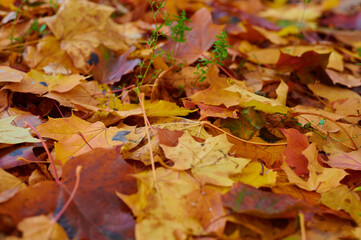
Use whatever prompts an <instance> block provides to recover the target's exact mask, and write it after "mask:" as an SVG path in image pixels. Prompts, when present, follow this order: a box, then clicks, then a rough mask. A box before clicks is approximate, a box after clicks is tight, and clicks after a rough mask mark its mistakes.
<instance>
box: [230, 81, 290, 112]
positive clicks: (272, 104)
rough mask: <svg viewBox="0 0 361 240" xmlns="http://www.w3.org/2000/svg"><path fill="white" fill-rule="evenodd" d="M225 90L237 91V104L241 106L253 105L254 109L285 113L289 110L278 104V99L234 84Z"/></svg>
mask: <svg viewBox="0 0 361 240" xmlns="http://www.w3.org/2000/svg"><path fill="white" fill-rule="evenodd" d="M225 90H226V91H229V92H233V93H239V94H240V96H239V99H240V104H239V105H241V106H242V107H254V108H255V109H256V110H259V111H262V112H265V113H284V114H285V113H287V112H288V111H290V108H288V107H286V106H284V105H282V104H280V103H279V102H278V101H276V100H274V99H270V98H266V97H263V96H260V95H257V94H255V93H252V92H250V91H248V90H246V89H244V88H242V87H240V86H239V85H236V84H234V85H232V86H230V87H228V88H226V89H225Z"/></svg>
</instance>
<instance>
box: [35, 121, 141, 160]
mask: <svg viewBox="0 0 361 240" xmlns="http://www.w3.org/2000/svg"><path fill="white" fill-rule="evenodd" d="M37 130H38V131H39V133H40V134H41V135H42V136H43V137H48V138H52V139H55V140H57V141H58V143H55V157H56V159H57V160H59V161H61V162H62V163H65V162H66V161H67V160H68V159H69V158H70V157H75V156H78V155H80V154H82V153H85V152H88V151H90V150H92V149H94V148H97V147H109V148H111V147H113V146H117V145H122V144H126V143H129V144H130V145H134V144H135V142H137V140H136V139H133V137H132V136H133V135H135V136H139V135H137V134H135V133H132V132H131V131H129V130H126V129H122V128H117V127H110V128H106V127H105V126H104V124H103V123H102V122H96V123H89V122H87V121H85V120H82V119H81V118H78V117H76V116H75V115H72V116H71V117H69V118H59V119H52V118H51V119H49V121H48V122H46V123H44V124H42V125H40V126H39V127H37ZM141 135H142V134H141ZM129 137H130V138H132V142H129V141H128V138H129ZM135 138H137V137H135ZM141 138H142V137H140V136H139V139H138V140H139V141H140V139H141ZM138 143H139V142H138Z"/></svg>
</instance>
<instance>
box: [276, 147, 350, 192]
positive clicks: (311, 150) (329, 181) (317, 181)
mask: <svg viewBox="0 0 361 240" xmlns="http://www.w3.org/2000/svg"><path fill="white" fill-rule="evenodd" d="M302 154H303V155H304V156H305V157H306V158H307V160H308V170H309V178H308V180H307V181H305V180H303V179H302V178H300V177H299V176H297V175H296V174H295V173H294V172H293V171H292V169H291V168H290V167H289V166H288V165H287V164H286V163H284V164H283V165H282V166H281V168H282V169H283V171H285V172H286V174H287V177H288V179H289V181H290V183H293V184H296V185H297V186H298V187H300V188H302V189H305V190H307V191H316V192H318V193H325V192H328V191H330V190H332V189H334V188H336V187H337V186H339V185H340V181H341V180H342V179H343V178H344V177H345V176H346V175H348V173H346V172H345V171H344V170H342V169H334V168H324V167H322V166H321V165H320V164H319V163H318V160H317V154H318V153H317V151H316V145H315V144H314V143H312V144H311V145H309V146H308V147H307V148H306V150H304V151H303V152H302Z"/></svg>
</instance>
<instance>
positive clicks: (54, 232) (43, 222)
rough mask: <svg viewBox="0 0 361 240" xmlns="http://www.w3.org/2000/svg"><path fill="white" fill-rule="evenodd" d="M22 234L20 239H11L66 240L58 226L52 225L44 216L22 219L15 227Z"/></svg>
mask: <svg viewBox="0 0 361 240" xmlns="http://www.w3.org/2000/svg"><path fill="white" fill-rule="evenodd" d="M17 228H18V229H19V230H20V231H21V232H22V237H21V238H12V239H18V240H21V239H24V240H25V239H27V240H39V239H64V240H67V239H68V235H67V234H66V232H65V230H64V229H63V228H62V227H61V226H60V225H59V224H58V223H54V222H52V221H51V219H49V218H48V217H46V216H44V215H40V216H34V217H28V218H24V219H23V220H22V221H21V222H20V223H19V224H18V226H17Z"/></svg>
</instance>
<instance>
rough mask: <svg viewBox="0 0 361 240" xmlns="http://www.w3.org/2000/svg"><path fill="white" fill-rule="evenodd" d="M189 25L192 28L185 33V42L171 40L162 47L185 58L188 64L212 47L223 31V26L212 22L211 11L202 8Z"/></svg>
mask: <svg viewBox="0 0 361 240" xmlns="http://www.w3.org/2000/svg"><path fill="white" fill-rule="evenodd" d="M190 20H191V23H189V24H188V27H190V28H192V30H190V31H187V32H186V33H185V39H186V40H187V41H186V42H184V43H181V42H175V41H174V40H172V39H171V40H169V42H168V43H167V44H165V45H164V46H163V47H162V49H163V50H164V51H166V52H167V53H169V54H170V55H172V56H173V57H175V58H178V59H180V60H183V59H184V60H185V61H186V62H187V64H192V63H193V62H195V61H196V60H197V59H198V58H199V57H201V56H203V55H204V53H205V52H206V51H207V50H208V49H209V48H210V47H212V45H213V43H214V41H215V40H216V36H217V35H218V34H219V33H220V32H221V31H222V29H223V26H220V25H216V24H214V23H213V22H212V16H211V13H210V12H209V11H208V10H207V9H206V8H202V9H200V10H198V11H197V12H196V13H195V14H194V15H193V16H192V17H191V18H190Z"/></svg>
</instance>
